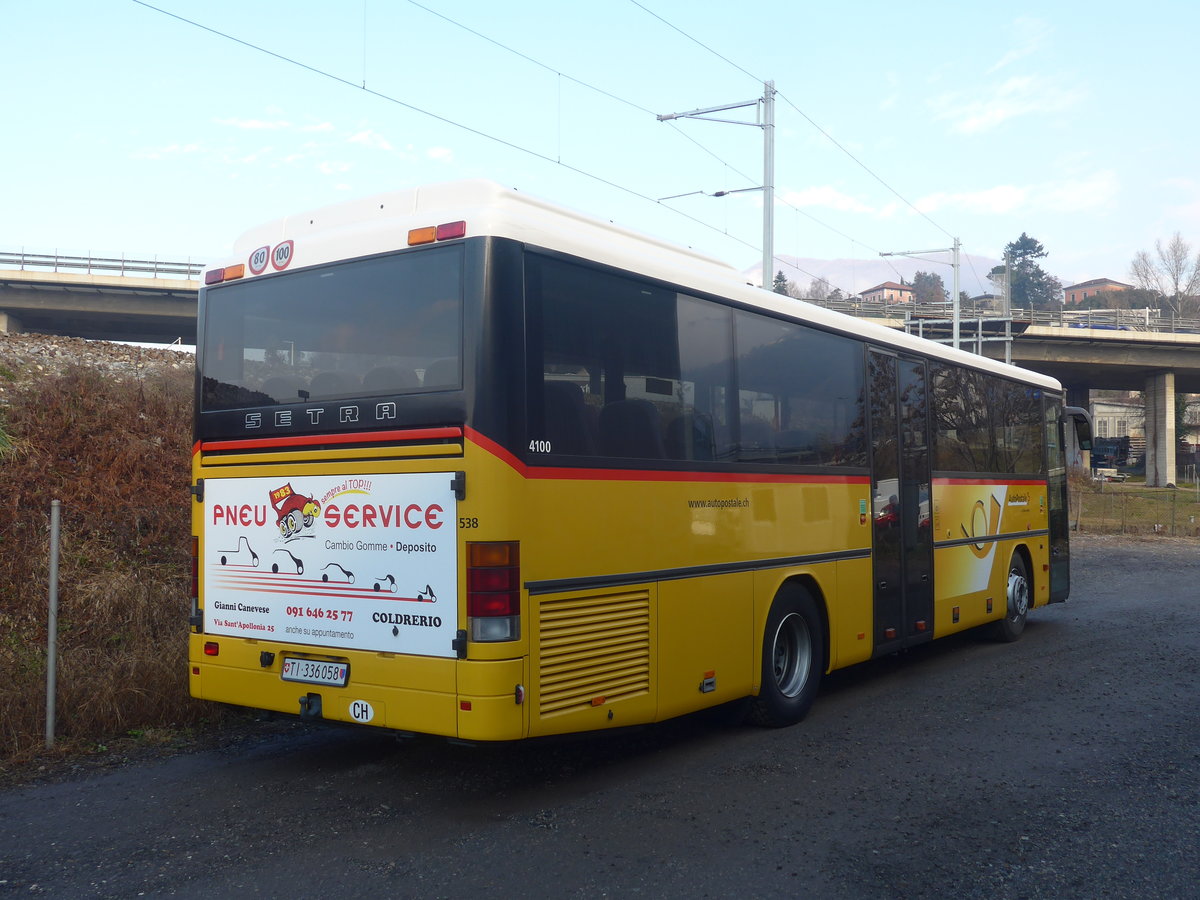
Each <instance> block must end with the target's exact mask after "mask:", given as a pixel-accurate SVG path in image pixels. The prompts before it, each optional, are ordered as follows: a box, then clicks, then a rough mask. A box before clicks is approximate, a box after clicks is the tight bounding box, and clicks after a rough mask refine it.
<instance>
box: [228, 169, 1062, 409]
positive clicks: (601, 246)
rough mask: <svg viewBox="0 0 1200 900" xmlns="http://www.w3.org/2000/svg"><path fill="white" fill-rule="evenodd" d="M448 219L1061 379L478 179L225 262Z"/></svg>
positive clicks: (358, 211) (257, 240)
mask: <svg viewBox="0 0 1200 900" xmlns="http://www.w3.org/2000/svg"><path fill="white" fill-rule="evenodd" d="M451 222H465V224H466V236H467V237H471V236H479V235H488V236H495V237H504V238H510V239H513V240H517V241H521V242H523V243H526V244H529V245H532V246H536V247H542V248H545V249H548V250H556V251H559V252H562V253H567V254H570V255H572V256H577V257H580V258H582V259H587V260H593V261H595V262H598V263H602V264H604V265H609V266H612V267H614V268H617V269H623V270H625V271H628V272H631V273H635V274H639V275H644V276H648V277H651V278H656V279H659V280H662V281H665V282H668V283H671V284H675V285H679V286H680V287H683V288H690V289H692V290H696V291H700V292H704V293H708V294H714V295H716V296H720V297H726V298H728V299H731V300H735V301H737V302H739V303H743V304H746V305H748V306H752V307H756V308H758V309H762V310H764V311H770V312H776V313H778V314H780V315H782V316H786V317H789V318H794V319H800V320H803V321H807V322H810V323H812V324H814V325H817V326H819V327H822V328H825V329H828V330H831V331H837V332H841V333H844V334H848V335H851V336H853V337H857V338H861V339H864V340H869V341H871V342H874V343H877V344H880V345H883V346H886V347H891V348H894V349H896V350H900V351H908V352H912V353H918V354H921V355H924V356H929V357H934V358H938V359H944V360H947V361H950V362H955V363H958V364H960V365H965V366H970V367H973V368H978V369H983V370H985V371H990V372H993V373H995V374H998V375H1002V376H1005V377H1008V378H1013V379H1017V380H1021V381H1026V382H1030V383H1032V384H1036V385H1040V386H1042V387H1046V388H1049V389H1053V390H1058V389H1060V387H1061V385H1060V384H1059V382H1058V381H1056V380H1055V379H1053V378H1050V377H1048V376H1045V375H1041V374H1039V373H1037V372H1033V371H1031V370H1029V369H1022V368H1019V367H1016V366H1010V365H1006V364H1004V363H1001V362H997V361H995V360H990V359H988V358H987V357H983V356H978V355H975V354H973V353H968V352H966V351H963V350H955V349H953V348H950V347H947V346H945V345H942V344H937V343H935V342H932V341H928V340H925V339H923V338H919V337H916V336H914V335H910V334H907V333H905V332H903V331H899V330H897V329H893V328H889V327H886V326H883V325H879V324H876V323H874V322H869V321H866V320H864V319H859V318H855V317H853V316H848V315H845V314H843V313H839V312H835V311H833V310H828V309H825V308H823V307H820V306H817V305H815V304H811V303H807V302H805V301H803V300H796V299H794V298H791V297H787V296H785V295H782V294H777V293H775V292H773V291H770V290H765V289H763V288H760V287H757V286H755V285H752V284H750V283H749V282H747V281H746V279H745V277H744V276H743V275H742V273H740V272H738V271H737V270H736V269H734V268H733V267H732V266H729V265H727V264H725V263H722V262H720V261H718V260H716V259H713V258H712V257H708V256H705V255H703V254H700V253H697V252H695V251H693V250H689V249H687V248H685V247H681V246H678V245H676V244H672V243H669V242H667V241H664V240H661V239H659V238H655V237H651V236H648V235H645V234H641V233H639V232H636V231H633V230H631V229H628V228H623V227H621V226H619V225H615V224H613V223H612V222H606V221H603V220H600V219H596V218H594V217H592V216H588V215H585V214H583V213H579V212H576V211H574V210H571V209H568V208H565V207H561V206H557V205H554V204H551V203H548V202H546V201H544V200H540V199H537V198H535V197H532V196H530V195H528V194H525V193H522V192H521V191H518V190H515V189H512V188H506V187H503V186H501V185H499V184H496V183H494V182H491V181H486V180H469V181H454V182H444V183H441V184H433V185H428V186H422V187H417V188H411V189H407V190H401V191H392V192H388V193H382V194H375V195H372V196H367V197H361V198H358V199H355V200H349V201H346V202H344V203H338V204H335V205H332V206H326V207H322V208H319V209H315V210H310V211H307V212H303V213H299V214H296V215H292V216H287V217H285V218H282V219H278V220H275V221H274V222H269V223H266V224H264V225H261V226H259V227H257V228H253V229H251V230H249V231H247V232H246V233H244V234H243V235H242V236H241V237H240V238H239V239H238V240H237V241H236V243H235V244H234V248H233V258H232V259H230V260H228V261H227V262H226V265H230V264H237V263H243V264H245V266H246V269H245V277H254V276H255V275H258V274H264V273H266V272H275V271H279V270H281V269H284V268H304V267H308V266H314V265H323V264H326V263H330V262H335V261H338V260H344V259H354V258H356V257H360V256H370V255H372V254H376V253H386V252H389V251H392V250H396V249H398V248H400V247H404V246H407V244H408V232H409V231H410V230H411V229H415V228H430V227H436V226H438V225H443V224H446V223H451ZM288 242H291V243H290V244H288ZM282 245H287V246H288V251H289V253H288V254H287V256H286V259H284V260H282V262H283V264H282V265H278V264H276V262H277V260H275V259H273V258H272V255H273V253H274V251H275V250H276V249H277V248H279V247H280V246H282ZM256 253H257V254H258V258H257V259H255V254H256ZM281 259H282V258H281Z"/></svg>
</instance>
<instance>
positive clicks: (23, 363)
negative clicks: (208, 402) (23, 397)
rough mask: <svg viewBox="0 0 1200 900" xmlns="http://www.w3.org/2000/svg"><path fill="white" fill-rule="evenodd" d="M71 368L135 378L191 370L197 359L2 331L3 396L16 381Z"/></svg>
mask: <svg viewBox="0 0 1200 900" xmlns="http://www.w3.org/2000/svg"><path fill="white" fill-rule="evenodd" d="M72 365H82V366H88V367H90V368H95V369H100V370H102V371H106V372H112V373H114V374H116V373H122V374H134V375H136V374H139V373H147V374H149V373H151V372H163V371H171V370H176V371H191V370H192V369H193V368H194V367H195V358H194V356H193V355H192V354H191V353H189V352H187V351H185V350H176V349H170V348H167V347H161V348H160V347H137V346H133V345H130V344H114V343H112V342H111V341H87V340H84V339H83V338H75V337H64V336H61V335H51V334H6V333H2V332H0V397H2V396H3V395H4V391H5V388H6V386H7V385H9V384H11V383H13V382H19V381H24V380H26V379H31V378H39V377H42V376H45V375H57V374H59V373H61V372H63V371H64V370H65V369H67V368H69V367H70V366H72Z"/></svg>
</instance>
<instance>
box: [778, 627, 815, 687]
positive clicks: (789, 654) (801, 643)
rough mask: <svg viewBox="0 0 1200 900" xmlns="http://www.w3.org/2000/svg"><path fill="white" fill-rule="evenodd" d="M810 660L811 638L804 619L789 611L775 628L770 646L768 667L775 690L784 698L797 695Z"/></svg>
mask: <svg viewBox="0 0 1200 900" xmlns="http://www.w3.org/2000/svg"><path fill="white" fill-rule="evenodd" d="M811 663H812V641H811V639H810V636H809V633H808V622H806V621H805V620H804V617H803V616H801V615H799V614H798V613H789V614H788V615H786V616H784V618H783V621H782V622H780V623H779V627H778V628H776V629H775V640H774V642H773V644H772V648H771V667H772V671H773V672H774V675H775V686H776V687H777V688H778V689H779V693H781V694H783V695H784V696H785V697H795V696H797V695H798V694H799V693H800V692H801V691H802V690H803V689H804V684H805V682H806V681H808V671H809V668H810V667H811Z"/></svg>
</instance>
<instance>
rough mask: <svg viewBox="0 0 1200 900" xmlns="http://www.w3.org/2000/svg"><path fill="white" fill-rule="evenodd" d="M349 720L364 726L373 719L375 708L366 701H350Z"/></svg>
mask: <svg viewBox="0 0 1200 900" xmlns="http://www.w3.org/2000/svg"><path fill="white" fill-rule="evenodd" d="M350 718H352V719H353V720H354V721H355V722H358V723H360V724H362V725H366V724H367V723H368V722H370V721H371V720H372V719H374V718H375V708H374V707H373V706H371V704H370V703H368V702H367V701H366V700H352V701H351V702H350Z"/></svg>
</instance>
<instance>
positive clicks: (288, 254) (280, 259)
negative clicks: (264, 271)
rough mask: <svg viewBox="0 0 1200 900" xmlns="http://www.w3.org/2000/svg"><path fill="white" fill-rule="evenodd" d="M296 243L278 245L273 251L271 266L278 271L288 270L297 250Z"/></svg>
mask: <svg viewBox="0 0 1200 900" xmlns="http://www.w3.org/2000/svg"><path fill="white" fill-rule="evenodd" d="M295 247H296V244H295V242H294V241H290V240H288V241H284V242H283V243H282V244H276V245H275V249H274V250H272V251H271V265H272V266H274V267H275V269H276V270H277V271H281V270H283V269H286V268H287V267H288V265H289V264H290V263H291V261H292V251H293V250H294V249H295Z"/></svg>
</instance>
